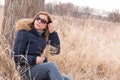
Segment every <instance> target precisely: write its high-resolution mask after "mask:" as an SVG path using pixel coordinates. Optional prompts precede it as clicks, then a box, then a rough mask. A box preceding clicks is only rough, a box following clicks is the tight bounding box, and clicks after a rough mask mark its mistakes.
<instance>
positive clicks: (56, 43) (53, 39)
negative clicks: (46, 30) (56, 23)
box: [49, 31, 60, 54]
mask: <svg viewBox="0 0 120 80" xmlns="http://www.w3.org/2000/svg"><path fill="white" fill-rule="evenodd" d="M49 41H50V45H52V46H53V47H55V48H56V52H55V53H54V54H59V53H60V39H59V36H58V34H57V32H55V31H54V32H53V33H50V35H49Z"/></svg>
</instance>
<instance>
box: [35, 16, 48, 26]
mask: <svg viewBox="0 0 120 80" xmlns="http://www.w3.org/2000/svg"><path fill="white" fill-rule="evenodd" d="M35 20H37V21H39V20H40V21H41V22H42V23H43V24H46V23H47V21H46V20H45V19H43V18H41V17H39V16H37V17H36V18H35Z"/></svg>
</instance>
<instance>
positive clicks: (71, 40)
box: [0, 16, 120, 80]
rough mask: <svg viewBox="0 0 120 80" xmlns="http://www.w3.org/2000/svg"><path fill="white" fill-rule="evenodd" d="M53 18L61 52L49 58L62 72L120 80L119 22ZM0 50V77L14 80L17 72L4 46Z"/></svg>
mask: <svg viewBox="0 0 120 80" xmlns="http://www.w3.org/2000/svg"><path fill="white" fill-rule="evenodd" d="M0 17H1V16H0ZM54 20H55V26H57V27H56V29H57V31H58V33H59V36H60V40H61V54H60V55H57V56H52V57H50V61H55V62H56V63H57V64H58V66H59V68H60V70H61V71H62V72H63V73H64V74H68V75H71V76H72V78H73V80H119V79H120V77H119V75H120V35H119V34H120V27H119V26H120V24H118V23H112V22H105V21H96V20H79V19H73V18H65V17H59V16H55V17H54ZM0 21H1V18H0ZM1 40H2V41H1V42H4V44H5V41H4V40H3V39H1ZM3 46H7V44H6V45H3ZM0 50H1V53H0V64H1V65H0V80H4V78H6V80H15V78H16V76H19V75H16V73H17V72H16V70H15V68H14V63H13V59H12V58H10V56H7V55H6V54H5V50H6V48H3V47H0ZM5 65H6V67H3V66H5ZM6 73H7V74H6ZM9 78H10V79H9ZM18 79H19V77H18ZM18 79H16V80H18Z"/></svg>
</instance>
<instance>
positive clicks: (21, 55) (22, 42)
mask: <svg viewBox="0 0 120 80" xmlns="http://www.w3.org/2000/svg"><path fill="white" fill-rule="evenodd" d="M27 34H28V32H27V31H25V30H22V31H19V32H18V33H17V35H16V38H15V43H14V52H15V53H14V56H15V62H16V63H18V62H19V63H20V65H24V64H26V63H28V64H30V65H35V64H36V57H35V56H32V55H28V53H27V47H28V38H27ZM26 54H27V55H26Z"/></svg>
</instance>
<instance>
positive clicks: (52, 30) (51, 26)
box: [48, 23, 55, 33]
mask: <svg viewBox="0 0 120 80" xmlns="http://www.w3.org/2000/svg"><path fill="white" fill-rule="evenodd" d="M48 30H49V32H50V33H52V32H54V31H55V27H54V25H53V23H49V24H48Z"/></svg>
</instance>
